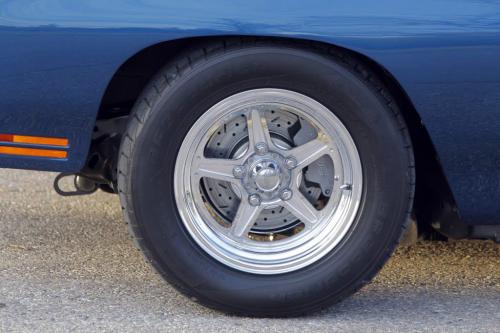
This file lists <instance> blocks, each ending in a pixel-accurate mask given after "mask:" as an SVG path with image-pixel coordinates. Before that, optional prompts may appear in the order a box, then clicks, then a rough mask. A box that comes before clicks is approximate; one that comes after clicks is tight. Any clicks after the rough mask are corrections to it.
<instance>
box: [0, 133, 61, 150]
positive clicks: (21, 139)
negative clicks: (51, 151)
mask: <svg viewBox="0 0 500 333" xmlns="http://www.w3.org/2000/svg"><path fill="white" fill-rule="evenodd" d="M0 141H3V142H11V143H27V144H32V145H48V146H57V147H67V146H68V139H64V138H47V137H43V136H27V135H16V134H0Z"/></svg>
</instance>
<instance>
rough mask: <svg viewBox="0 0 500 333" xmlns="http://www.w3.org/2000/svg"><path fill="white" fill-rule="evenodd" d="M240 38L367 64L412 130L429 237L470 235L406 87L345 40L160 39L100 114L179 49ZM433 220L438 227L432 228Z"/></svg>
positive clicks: (111, 111) (137, 58)
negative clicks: (324, 51) (329, 52)
mask: <svg viewBox="0 0 500 333" xmlns="http://www.w3.org/2000/svg"><path fill="white" fill-rule="evenodd" d="M235 38H241V39H244V40H251V39H254V40H279V41H282V42H285V43H286V42H299V43H303V44H308V45H313V46H317V47H323V48H324V47H328V48H335V49H337V51H339V52H341V53H344V54H346V55H348V56H349V57H350V58H352V59H355V60H356V61H359V62H361V63H362V64H363V65H364V66H366V67H368V68H369V69H370V70H371V71H372V72H373V73H375V74H376V75H377V77H378V79H380V80H381V81H382V83H383V84H384V85H385V86H386V87H387V89H388V90H389V91H390V92H391V94H392V95H393V97H394V99H395V101H396V103H397V104H398V106H399V109H400V110H401V112H402V114H403V116H404V119H405V121H406V123H407V125H408V128H409V131H410V136H411V140H412V144H413V148H414V152H415V167H416V191H415V202H414V214H415V216H416V219H417V221H418V223H419V229H420V230H421V231H422V232H423V233H424V234H425V235H427V236H430V237H435V236H436V234H435V232H434V229H437V230H440V231H441V233H442V234H445V235H447V236H450V237H453V238H462V237H466V236H467V234H468V230H466V229H467V228H466V227H465V226H463V225H462V223H461V221H460V217H459V214H458V210H457V207H456V204H455V200H454V198H453V194H452V192H451V190H450V187H449V184H448V181H447V179H446V176H445V174H444V172H443V170H442V167H441V164H440V162H439V157H438V155H437V153H436V150H435V148H434V145H433V143H432V140H431V138H430V136H429V134H428V132H427V130H426V129H425V126H424V124H423V123H422V121H421V118H420V116H419V114H418V112H417V110H416V109H415V107H414V105H413V103H412V101H411V100H410V98H409V96H408V95H407V94H406V92H405V90H404V89H403V87H402V86H401V85H400V84H399V82H398V81H397V79H396V78H395V77H394V76H393V75H392V74H391V73H390V72H389V71H387V70H386V69H385V68H384V67H383V66H382V65H380V64H379V63H377V62H375V61H374V60H372V59H370V58H369V57H367V56H365V55H363V54H361V53H358V52H355V51H352V50H349V49H346V48H343V47H340V46H336V45H332V44H327V43H323V42H317V41H311V40H300V39H291V38H282V37H264V36H263V37H248V36H216V37H190V38H185V39H177V40H172V41H166V42H162V43H158V44H155V45H152V46H150V47H147V48H145V49H143V50H141V51H139V52H138V53H136V54H135V55H133V56H132V57H130V58H129V59H128V60H127V61H126V62H125V63H123V64H122V65H121V66H120V68H119V69H118V70H117V71H116V73H115V74H114V76H113V78H112V79H111V81H110V83H109V85H108V87H107V89H106V91H105V93H104V95H103V98H102V100H101V105H100V108H99V112H98V116H97V120H98V121H99V120H105V119H110V118H115V117H123V116H126V115H128V114H129V112H130V110H131V108H132V106H133V105H134V103H135V101H136V100H137V98H138V97H139V95H140V93H141V92H142V90H143V89H144V88H145V86H146V85H147V84H148V82H149V81H150V80H151V78H152V77H153V76H154V75H155V74H156V73H157V72H158V71H159V70H160V69H161V68H162V67H163V66H164V65H165V64H166V63H168V62H169V61H170V60H172V59H173V58H175V57H177V56H179V54H182V53H184V52H185V51H188V50H190V49H193V48H196V47H197V46H199V45H202V44H206V43H209V42H211V41H213V42H215V41H220V40H227V39H235ZM431 225H432V226H433V227H434V228H431V227H430V226H431ZM438 237H439V236H438Z"/></svg>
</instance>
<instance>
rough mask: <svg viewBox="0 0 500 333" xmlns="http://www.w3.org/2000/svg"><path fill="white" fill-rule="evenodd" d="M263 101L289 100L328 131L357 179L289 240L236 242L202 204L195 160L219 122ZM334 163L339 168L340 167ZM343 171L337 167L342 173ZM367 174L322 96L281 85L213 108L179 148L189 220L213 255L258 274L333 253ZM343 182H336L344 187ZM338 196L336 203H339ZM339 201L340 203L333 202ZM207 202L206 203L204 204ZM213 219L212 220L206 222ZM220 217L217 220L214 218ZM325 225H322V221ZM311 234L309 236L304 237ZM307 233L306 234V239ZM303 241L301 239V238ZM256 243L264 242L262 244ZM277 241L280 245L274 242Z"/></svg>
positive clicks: (182, 200)
mask: <svg viewBox="0 0 500 333" xmlns="http://www.w3.org/2000/svg"><path fill="white" fill-rule="evenodd" d="M262 104H266V105H267V104H277V105H285V106H287V107H290V108H292V109H293V113H295V114H296V115H299V116H301V117H303V118H305V120H307V121H308V122H310V123H312V124H313V125H314V126H317V127H319V129H320V130H321V131H323V132H325V133H327V134H328V136H329V138H330V140H331V141H332V142H334V145H335V146H336V148H337V149H338V157H339V158H340V161H341V163H342V165H341V168H340V169H341V170H342V174H340V175H339V176H340V181H339V182H341V183H350V184H352V187H351V190H350V191H343V190H339V189H337V190H334V193H335V191H340V198H339V200H332V199H333V194H332V197H331V198H330V200H328V204H327V205H326V206H325V207H324V208H323V209H322V210H321V211H324V210H326V209H329V211H328V212H326V215H325V216H323V217H322V218H321V222H318V223H317V225H316V227H313V228H311V229H310V230H308V232H306V233H305V234H304V235H302V236H301V234H302V233H303V231H301V232H299V233H298V234H297V235H295V236H293V237H290V238H288V239H285V240H279V241H273V242H256V241H251V240H248V241H244V242H236V241H234V240H233V239H230V238H229V237H227V236H226V235H225V234H224V233H223V232H222V231H221V229H220V228H222V227H220V226H219V227H217V223H216V222H215V220H214V219H213V218H211V216H210V214H207V213H208V211H207V210H206V209H205V208H202V209H200V207H199V206H198V205H197V201H199V202H201V201H200V199H201V195H200V194H199V188H196V187H199V184H193V182H192V177H191V175H192V171H191V167H190V166H191V161H192V160H193V159H194V158H195V155H196V152H197V150H198V149H199V147H200V146H202V147H203V148H204V145H205V144H206V141H207V140H208V138H209V137H210V136H211V134H212V133H213V132H215V130H216V129H217V127H218V126H219V125H220V124H221V123H222V122H223V121H224V120H225V119H226V118H230V117H234V113H237V112H240V111H241V110H242V109H245V108H248V107H250V106H256V105H262ZM334 167H335V168H336V169H337V166H335V164H334ZM336 175H337V172H336ZM362 182H363V174H362V167H361V160H360V157H359V153H358V150H357V148H356V145H355V143H354V140H353V139H352V137H351V135H350V133H349V131H348V130H347V129H346V127H345V126H344V125H343V123H342V122H341V121H340V119H338V118H337V117H336V116H335V114H334V113H333V112H332V111H331V110H330V109H328V108H326V107H325V106H324V105H322V104H320V103H319V102H317V101H316V100H314V99H312V98H310V97H308V96H305V95H303V94H300V93H297V92H294V91H291V90H285V89H276V88H261V89H253V90H247V91H244V92H240V93H237V94H234V95H231V96H229V97H227V98H225V99H224V100H222V101H220V102H218V103H217V104H215V105H214V106H212V107H211V108H210V109H208V110H207V111H206V112H205V113H204V114H203V115H202V116H201V117H200V118H198V120H197V121H196V122H195V123H194V124H193V125H192V127H191V128H190V129H189V131H188V133H187V135H186V137H185V138H184V140H183V142H182V145H181V147H180V149H179V152H178V155H177V159H176V162H175V170H174V195H175V201H176V205H177V209H178V212H179V214H180V217H181V220H182V222H183V225H184V226H185V227H186V229H187V231H188V233H189V234H190V236H191V237H192V238H193V239H194V240H195V242H196V243H197V244H198V245H199V246H200V247H201V248H202V249H203V250H204V251H205V252H206V253H207V254H209V255H210V256H211V257H213V258H215V259H216V260H218V261H219V262H221V263H223V264H225V265H227V266H229V267H232V268H234V269H237V270H240V271H243V272H248V273H255V274H280V273H286V272H291V271H295V270H298V269H300V268H303V267H306V266H309V265H311V264H312V263H314V262H316V261H318V260H319V259H321V258H322V257H324V256H325V255H326V254H328V253H329V252H331V250H333V249H334V248H335V247H336V246H337V245H338V244H339V243H340V242H341V241H342V240H343V239H344V237H345V235H346V234H347V232H348V230H349V229H350V227H351V226H352V224H353V223H354V220H355V218H356V216H357V215H358V210H359V207H360V202H361V197H362V186H363V184H362ZM338 185H339V184H335V186H338ZM334 201H336V202H334ZM333 204H335V207H329V206H331V205H333ZM201 206H203V207H204V205H203V203H201ZM207 219H211V220H212V221H211V223H207V222H205V221H206V220H207ZM214 222H215V223H214ZM320 225H321V226H322V227H318V226H320ZM304 237H307V238H304ZM301 238H303V239H301ZM298 240H300V242H299V241H298ZM254 243H262V244H259V245H258V246H257V245H256V244H254ZM273 243H274V244H273Z"/></svg>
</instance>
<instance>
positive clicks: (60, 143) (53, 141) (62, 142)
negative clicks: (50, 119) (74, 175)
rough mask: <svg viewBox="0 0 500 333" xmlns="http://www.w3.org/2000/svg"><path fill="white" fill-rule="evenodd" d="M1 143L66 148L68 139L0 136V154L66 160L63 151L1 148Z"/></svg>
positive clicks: (65, 154) (66, 153)
mask: <svg viewBox="0 0 500 333" xmlns="http://www.w3.org/2000/svg"><path fill="white" fill-rule="evenodd" d="M2 142H5V143H10V144H16V143H19V144H30V145H45V146H54V147H61V148H67V147H68V145H69V141H68V139H65V138H50V137H40V136H27V135H16V134H0V154H5V155H17V156H31V157H48V158H67V157H68V152H67V151H64V150H57V149H49V148H46V147H44V148H26V147H13V146H2Z"/></svg>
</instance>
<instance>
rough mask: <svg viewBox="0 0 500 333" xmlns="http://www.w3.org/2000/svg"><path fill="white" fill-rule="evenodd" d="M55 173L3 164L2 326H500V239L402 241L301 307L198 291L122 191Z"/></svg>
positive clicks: (381, 329) (394, 328)
mask: <svg viewBox="0 0 500 333" xmlns="http://www.w3.org/2000/svg"><path fill="white" fill-rule="evenodd" d="M53 177H54V174H50V173H39V172H27V171H14V170H0V258H1V259H0V332H11V331H12V332H16V331H17V332H29V331H36V332H68V331H92V332H101V331H102V332H104V331H115V332H139V331H142V332H156V331H176V332H177V331H179V332H181V331H205V332H240V331H241V332H243V331H245V332H262V331H266V332H267V331H275V332H284V331H291V332H308V331H314V332H321V331H324V332H331V331H333V330H341V331H353V332H377V331H378V332H399V331H405V332H428V331H439V332H500V247H499V245H496V244H493V243H491V242H476V241H474V242H472V241H466V242H452V243H429V242H422V243H419V244H418V245H416V246H415V247H413V248H410V249H400V250H399V251H398V253H397V254H396V255H395V256H394V257H393V259H391V261H390V262H389V264H388V265H387V266H386V267H385V268H384V270H383V271H382V273H381V274H380V275H379V276H378V277H377V279H376V280H375V281H374V282H373V283H372V284H370V285H369V286H367V287H365V288H364V289H363V290H362V291H360V292H359V293H358V294H356V295H355V296H353V297H351V298H350V299H348V300H346V301H344V302H343V303H341V304H339V305H337V306H335V307H332V308H330V309H328V310H326V311H324V312H321V313H318V314H316V315H314V316H309V317H304V318H297V319H252V318H238V317H230V316H226V315H224V314H221V313H218V312H215V311H212V310H208V309H205V308H203V307H202V306H199V305H197V304H194V303H192V302H191V301H189V300H188V299H186V298H184V297H183V296H182V295H180V294H179V293H177V292H176V291H175V290H174V289H173V288H172V287H170V286H169V285H167V284H166V283H164V282H163V281H162V280H161V279H160V278H159V277H158V276H157V274H156V273H155V272H153V271H152V269H150V267H149V266H148V265H147V264H146V263H145V262H144V260H143V259H142V257H141V255H140V254H139V253H138V251H137V250H136V249H135V248H134V246H133V244H132V241H131V240H130V239H129V236H128V234H127V230H126V227H125V225H124V224H123V223H122V217H121V211H120V208H119V204H118V199H117V197H116V196H113V195H108V194H105V193H102V192H101V193H97V194H95V195H92V196H87V197H79V198H62V197H59V196H57V195H56V194H55V193H54V192H53V191H52V189H51V182H52V179H53Z"/></svg>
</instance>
